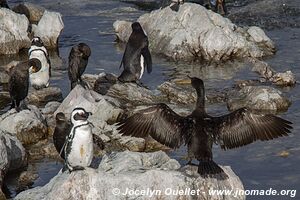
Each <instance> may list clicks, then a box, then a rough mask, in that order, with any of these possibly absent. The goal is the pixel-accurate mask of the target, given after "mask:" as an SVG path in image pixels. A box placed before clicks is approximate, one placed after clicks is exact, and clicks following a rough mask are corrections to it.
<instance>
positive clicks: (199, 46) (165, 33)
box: [113, 3, 275, 62]
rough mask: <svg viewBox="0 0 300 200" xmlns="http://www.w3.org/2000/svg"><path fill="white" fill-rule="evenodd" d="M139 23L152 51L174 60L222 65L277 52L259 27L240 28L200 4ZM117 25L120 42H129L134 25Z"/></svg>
mask: <svg viewBox="0 0 300 200" xmlns="http://www.w3.org/2000/svg"><path fill="white" fill-rule="evenodd" d="M166 19H167V20H166ZM137 21H139V22H140V23H141V25H142V27H143V29H144V30H145V32H146V33H147V35H148V38H149V42H150V48H151V50H152V51H153V52H155V53H158V54H163V55H165V56H167V57H170V58H172V59H174V60H195V59H204V60H207V61H216V62H218V61H221V60H223V61H225V60H229V59H232V58H241V57H263V56H267V55H272V54H273V53H274V51H275V46H274V43H273V41H272V40H271V39H270V38H268V37H267V36H266V34H265V33H264V32H263V31H262V30H261V29H260V28H259V27H249V28H240V27H237V26H236V25H235V24H233V23H232V22H231V21H230V20H229V19H227V18H224V17H222V16H221V15H219V14H217V13H214V12H212V11H210V10H207V9H206V8H204V7H202V6H201V5H198V4H193V3H185V4H183V5H182V6H180V8H179V11H178V12H174V11H172V10H171V9H170V8H169V7H166V8H164V9H159V10H155V11H152V12H151V13H147V14H144V15H142V16H141V17H140V18H139V19H138V20H137ZM113 26H114V29H115V32H116V35H117V37H118V39H119V40H121V41H124V42H126V41H127V40H128V38H129V36H130V33H131V23H130V22H126V21H116V22H115V23H114V25H113Z"/></svg>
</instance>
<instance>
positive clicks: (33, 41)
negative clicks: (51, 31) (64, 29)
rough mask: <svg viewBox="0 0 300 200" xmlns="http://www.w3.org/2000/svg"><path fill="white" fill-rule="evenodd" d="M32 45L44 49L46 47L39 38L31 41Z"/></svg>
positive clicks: (36, 37)
mask: <svg viewBox="0 0 300 200" xmlns="http://www.w3.org/2000/svg"><path fill="white" fill-rule="evenodd" d="M31 45H34V46H37V47H42V46H44V43H43V41H42V39H41V38H40V37H38V36H35V37H34V38H33V39H32V40H31Z"/></svg>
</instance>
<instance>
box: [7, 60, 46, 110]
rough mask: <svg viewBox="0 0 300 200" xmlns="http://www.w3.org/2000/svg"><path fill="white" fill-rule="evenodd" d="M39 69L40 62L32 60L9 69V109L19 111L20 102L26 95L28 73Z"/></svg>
mask: <svg viewBox="0 0 300 200" xmlns="http://www.w3.org/2000/svg"><path fill="white" fill-rule="evenodd" d="M41 67H42V64H41V62H40V61H39V60H38V59H36V58H32V59H30V60H28V61H25V62H21V63H19V64H18V65H17V66H14V67H13V68H12V69H10V72H9V81H8V88H9V94H10V97H11V103H12V104H11V108H16V110H17V112H19V111H20V108H19V106H20V102H21V101H22V100H23V99H25V98H26V97H27V95H28V88H29V73H30V74H32V73H36V72H37V71H39V70H40V69H41ZM29 69H30V70H29Z"/></svg>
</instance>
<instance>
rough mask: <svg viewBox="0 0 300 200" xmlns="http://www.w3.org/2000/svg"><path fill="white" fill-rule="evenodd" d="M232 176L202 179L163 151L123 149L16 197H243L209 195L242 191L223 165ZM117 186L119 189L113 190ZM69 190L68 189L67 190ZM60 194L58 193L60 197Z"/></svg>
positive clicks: (201, 199)
mask: <svg viewBox="0 0 300 200" xmlns="http://www.w3.org/2000/svg"><path fill="white" fill-rule="evenodd" d="M222 168H223V169H224V171H225V172H226V173H227V174H228V176H229V179H227V180H217V179H216V178H207V179H203V178H201V177H200V176H199V175H198V174H197V172H196V171H197V167H195V166H186V167H183V168H180V164H179V163H178V162H177V161H176V160H174V159H170V158H169V157H168V156H167V155H166V154H165V153H164V152H162V151H159V152H154V153H133V152H129V151H126V152H121V153H112V154H110V155H109V156H104V157H103V159H102V161H101V163H100V165H99V167H98V169H91V168H88V169H87V170H84V171H78V172H74V173H71V174H69V173H63V174H61V173H59V174H58V175H57V176H55V177H54V178H53V179H52V180H51V181H50V182H49V183H48V184H47V185H45V186H44V187H37V188H34V189H31V190H27V191H25V192H22V193H20V194H19V195H18V196H17V197H16V198H15V199H32V200H34V199H61V200H63V199H110V200H114V199H118V200H119V199H140V200H141V199H165V200H169V199H170V200H171V199H184V200H185V199H199V200H204V199H211V200H225V199H228V200H229V199H230V200H242V199H245V197H244V196H237V197H235V196H230V195H228V196H225V195H224V196H217V195H213V196H210V195H209V194H208V191H209V190H217V189H220V190H221V189H228V190H230V189H233V190H242V189H243V185H242V183H241V181H240V180H239V178H238V177H237V176H236V175H235V174H234V173H233V172H232V170H231V169H230V167H222ZM114 188H116V189H114ZM188 188H190V189H192V190H197V189H199V191H200V192H199V195H197V196H192V195H189V194H188V195H182V196H175V195H168V193H169V192H170V191H175V192H176V191H178V190H183V191H185V190H186V189H188ZM127 189H129V190H136V191H141V190H145V191H146V190H147V189H148V190H156V191H161V192H160V194H156V195H154V196H150V194H146V195H134V194H132V195H130V194H124V193H125V192H126V190H127ZM66 191H68V192H66ZM58 194H59V196H58Z"/></svg>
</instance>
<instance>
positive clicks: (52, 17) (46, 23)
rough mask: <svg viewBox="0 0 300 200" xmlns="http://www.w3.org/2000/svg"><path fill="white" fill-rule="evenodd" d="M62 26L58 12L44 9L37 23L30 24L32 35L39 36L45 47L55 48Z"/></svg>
mask: <svg viewBox="0 0 300 200" xmlns="http://www.w3.org/2000/svg"><path fill="white" fill-rule="evenodd" d="M63 28H64V23H63V20H62V17H61V14H60V13H57V12H50V11H47V10H46V11H45V12H44V14H43V16H42V18H41V19H40V21H39V23H38V25H37V26H36V25H32V29H33V32H34V36H38V37H40V38H41V39H42V40H43V42H44V45H45V46H46V47H47V48H57V45H58V44H57V42H58V37H59V35H60V33H61V31H62V29H63Z"/></svg>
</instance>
